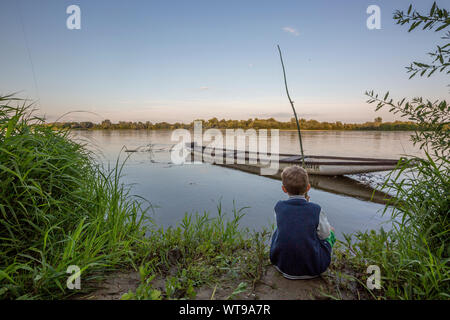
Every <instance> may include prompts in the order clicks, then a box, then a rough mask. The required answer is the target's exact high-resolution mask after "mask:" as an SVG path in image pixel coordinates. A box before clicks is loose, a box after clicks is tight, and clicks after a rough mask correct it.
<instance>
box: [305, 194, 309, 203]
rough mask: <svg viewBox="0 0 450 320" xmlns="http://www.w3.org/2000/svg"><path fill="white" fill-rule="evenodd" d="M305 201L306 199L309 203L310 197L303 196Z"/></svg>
mask: <svg viewBox="0 0 450 320" xmlns="http://www.w3.org/2000/svg"><path fill="white" fill-rule="evenodd" d="M305 199H306V201H308V202H309V199H310V197H309V196H308V195H307V194H305Z"/></svg>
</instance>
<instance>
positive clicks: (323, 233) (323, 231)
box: [317, 210, 331, 240]
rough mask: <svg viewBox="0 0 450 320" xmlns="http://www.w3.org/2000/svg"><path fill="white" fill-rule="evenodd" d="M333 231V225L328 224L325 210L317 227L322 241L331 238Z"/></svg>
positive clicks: (321, 213) (321, 212)
mask: <svg viewBox="0 0 450 320" xmlns="http://www.w3.org/2000/svg"><path fill="white" fill-rule="evenodd" d="M330 231H331V225H330V223H329V222H328V219H327V216H326V215H325V213H324V212H323V210H320V216H319V226H318V227H317V235H318V236H319V239H320V240H325V239H326V238H328V237H329V236H330Z"/></svg>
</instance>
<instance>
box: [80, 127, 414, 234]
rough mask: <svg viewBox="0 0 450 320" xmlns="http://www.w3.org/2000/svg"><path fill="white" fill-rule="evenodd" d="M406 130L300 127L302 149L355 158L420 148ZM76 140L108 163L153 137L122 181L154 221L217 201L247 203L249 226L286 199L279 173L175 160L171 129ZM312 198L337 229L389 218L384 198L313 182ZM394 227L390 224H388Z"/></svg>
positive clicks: (286, 140)
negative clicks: (367, 198)
mask: <svg viewBox="0 0 450 320" xmlns="http://www.w3.org/2000/svg"><path fill="white" fill-rule="evenodd" d="M409 135H410V133H408V132H368V131H308V132H304V133H303V139H304V141H303V144H304V149H305V154H314V155H329V156H330V155H336V156H353V157H358V156H360V157H375V158H398V157H400V156H402V155H405V154H410V155H411V154H415V155H417V154H419V152H418V150H417V148H415V147H414V146H413V145H412V143H411V142H410V140H409ZM74 138H75V139H83V140H87V141H89V143H90V148H93V149H94V150H95V151H96V154H98V155H99V159H100V161H102V162H103V163H104V164H106V165H107V164H109V165H111V166H114V165H115V161H116V160H117V157H118V155H119V153H120V150H121V149H122V148H123V146H126V147H127V148H128V149H135V148H137V147H139V146H146V145H148V144H153V147H152V149H153V151H152V152H136V153H122V159H123V158H125V157H126V156H128V155H130V158H129V159H128V161H127V162H126V164H125V167H124V171H123V173H124V177H123V181H124V182H125V183H127V184H133V189H132V190H133V194H136V195H139V196H142V197H144V198H146V199H147V200H148V201H150V202H151V203H152V205H153V206H154V210H153V213H152V216H153V218H154V221H155V222H156V223H157V224H158V225H161V226H164V227H168V226H171V225H175V224H178V223H179V222H180V220H181V218H182V217H183V215H184V214H185V212H189V213H195V212H200V213H202V212H204V211H208V212H210V213H211V215H214V214H216V213H217V205H218V204H219V202H220V203H221V205H222V209H223V211H225V212H228V213H229V214H230V216H231V213H232V209H233V206H236V208H242V207H248V208H247V209H246V210H245V212H246V215H245V216H244V217H243V219H242V226H244V227H250V228H251V229H261V228H262V227H269V226H270V225H271V224H272V223H274V212H273V207H274V205H275V204H276V202H277V201H278V200H280V199H286V194H284V193H283V192H282V190H281V183H280V181H278V180H274V179H270V178H267V177H264V176H259V175H255V174H250V173H246V172H241V171H237V170H233V169H228V168H223V167H219V166H215V165H211V164H184V165H174V164H172V163H171V161H170V153H169V151H168V150H169V148H170V147H171V146H172V145H173V144H175V143H176V141H172V140H171V132H170V131H147V130H116V131H111V130H95V131H75V132H74ZM298 149H299V147H298V140H297V133H296V132H295V131H290V132H280V152H282V153H298ZM309 194H310V196H311V201H313V202H316V203H318V204H319V205H320V206H321V207H322V209H323V210H324V211H325V212H326V214H327V216H328V220H329V221H330V223H331V224H332V225H333V226H334V227H335V229H336V233H337V236H338V237H339V238H342V233H352V232H355V231H358V230H367V229H378V228H380V226H381V225H382V224H383V222H385V221H387V220H389V217H388V216H382V214H381V213H382V210H383V208H384V205H382V204H378V203H373V202H369V201H363V200H361V199H358V198H354V197H350V196H345V195H340V194H336V193H332V192H326V191H323V190H320V189H316V188H314V187H313V188H312V189H311V191H310V193H309ZM385 228H389V225H385Z"/></svg>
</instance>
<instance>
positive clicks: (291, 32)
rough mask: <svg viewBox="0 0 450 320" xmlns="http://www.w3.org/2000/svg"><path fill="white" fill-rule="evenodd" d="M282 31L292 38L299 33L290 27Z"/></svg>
mask: <svg viewBox="0 0 450 320" xmlns="http://www.w3.org/2000/svg"><path fill="white" fill-rule="evenodd" d="M283 31H285V32H289V33H290V34H292V35H294V36H298V35H299V34H300V33H299V32H298V31H297V29H295V28H292V27H284V28H283Z"/></svg>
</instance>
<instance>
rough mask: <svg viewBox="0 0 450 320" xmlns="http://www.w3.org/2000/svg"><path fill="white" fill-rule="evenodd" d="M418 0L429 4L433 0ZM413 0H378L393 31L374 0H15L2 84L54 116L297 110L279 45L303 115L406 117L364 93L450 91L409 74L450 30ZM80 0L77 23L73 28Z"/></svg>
mask: <svg viewBox="0 0 450 320" xmlns="http://www.w3.org/2000/svg"><path fill="white" fill-rule="evenodd" d="M417 2H418V1H415V3H413V5H414V6H415V8H416V9H417V10H419V11H423V10H428V9H429V7H430V6H431V4H432V3H433V1H432V0H427V1H421V2H418V3H417ZM410 3H411V2H410V1H404V0H401V1H396V2H395V3H392V2H391V1H387V0H384V1H377V3H376V5H378V6H379V7H380V10H381V29H379V30H377V29H375V30H369V29H368V28H367V26H366V20H367V18H368V17H369V14H367V13H366V9H367V7H368V6H369V5H372V4H373V3H372V2H371V1H353V0H352V1H347V2H345V3H336V2H335V1H319V2H315V3H298V2H296V1H285V2H283V4H282V5H281V6H280V4H279V3H277V2H273V1H246V2H245V3H242V2H239V1H227V2H226V3H225V2H214V3H211V2H208V1H194V2H189V3H186V2H183V1H171V2H169V3H167V2H148V1H137V0H136V1H134V2H133V4H134V5H133V6H130V5H129V3H127V2H124V1H104V0H102V1H96V2H95V3H94V2H92V1H67V0H64V1H57V0H46V1H39V2H37V1H30V0H22V1H3V2H2V3H1V4H0V24H2V25H5V26H7V27H2V28H0V35H1V37H2V39H3V40H4V46H3V48H2V51H0V63H1V69H2V70H3V72H4V74H7V75H8V77H4V78H2V79H0V94H9V93H13V92H19V95H20V97H23V98H28V99H31V100H33V101H36V104H35V106H36V107H38V108H39V113H40V114H42V115H43V116H45V117H46V118H47V119H48V120H49V121H55V120H56V119H57V118H58V117H60V116H62V115H63V114H65V113H67V112H70V111H75V110H84V111H86V114H84V113H75V114H71V115H69V116H67V117H64V119H63V121H66V122H69V121H91V122H96V123H97V122H101V121H102V120H104V119H109V120H111V121H112V122H118V121H127V122H129V121H134V122H137V121H141V122H144V121H152V122H154V123H155V122H169V123H175V122H182V123H189V122H191V121H193V120H195V119H199V118H201V119H211V118H213V117H216V118H218V119H233V120H247V119H249V118H260V119H267V118H275V119H276V120H277V121H287V120H289V119H290V118H291V117H292V113H291V107H290V105H289V102H288V100H287V97H286V93H285V88H284V82H283V75H282V69H281V65H280V60H279V56H278V52H277V50H276V45H277V44H279V45H280V46H281V49H282V51H283V59H284V62H285V66H286V72H287V81H288V85H289V90H290V94H291V97H292V99H293V100H294V101H295V107H296V110H297V113H298V116H299V118H305V119H314V120H317V121H320V122H336V121H341V122H343V123H364V122H368V121H372V120H373V119H374V118H376V117H382V118H383V121H385V122H389V121H395V120H406V119H401V118H400V117H396V116H394V115H392V114H390V113H389V112H388V111H387V110H383V111H379V112H375V107H374V105H370V104H367V103H366V100H367V97H366V96H365V95H364V92H365V91H366V90H374V91H375V92H378V93H380V94H384V93H385V92H387V91H390V92H391V96H392V97H393V98H394V100H397V99H398V100H400V99H401V98H403V97H407V98H413V97H416V96H424V97H425V98H428V99H430V100H435V99H445V98H447V97H448V87H447V86H446V85H443V83H445V80H444V79H445V75H444V74H436V75H434V76H433V77H432V78H426V77H424V78H420V77H416V78H413V79H411V80H409V79H408V78H409V74H407V73H406V69H405V67H406V66H408V65H409V64H410V63H411V62H413V61H428V60H429V58H428V57H427V54H426V52H427V51H430V50H433V49H434V47H435V45H436V43H441V39H440V37H441V36H442V35H441V34H440V33H434V32H430V31H422V30H415V31H413V32H411V33H408V32H407V28H406V27H405V26H399V25H396V24H395V22H394V20H393V19H392V15H393V12H394V11H395V10H396V9H398V10H406V9H407V8H408V6H409V4H410ZM72 4H76V5H78V6H79V7H80V9H81V29H79V30H69V29H68V28H67V27H66V20H67V18H68V17H69V15H68V14H67V13H66V8H67V7H68V6H70V5H72ZM437 4H438V5H441V6H442V4H443V1H437ZM37 12H38V14H37ZM93 113H95V114H98V116H96V115H94V114H93Z"/></svg>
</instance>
